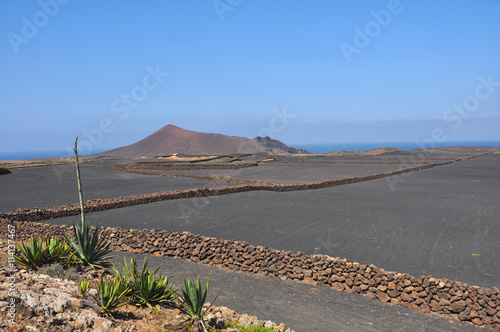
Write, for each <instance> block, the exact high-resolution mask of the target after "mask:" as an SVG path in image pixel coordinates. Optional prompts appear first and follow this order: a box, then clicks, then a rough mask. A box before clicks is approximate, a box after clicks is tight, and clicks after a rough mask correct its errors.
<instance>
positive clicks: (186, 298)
mask: <svg viewBox="0 0 500 332" xmlns="http://www.w3.org/2000/svg"><path fill="white" fill-rule="evenodd" d="M209 284H210V278H208V280H207V283H206V284H205V287H204V288H203V289H202V288H201V282H200V276H198V279H197V280H196V283H195V282H193V279H192V278H186V279H184V289H183V290H182V297H181V296H179V295H178V294H174V296H175V298H176V299H177V301H178V302H179V303H180V304H181V308H182V311H183V312H184V313H186V314H187V315H188V316H189V318H188V319H187V320H186V322H185V325H186V328H190V329H191V330H192V331H207V327H206V325H205V323H204V321H203V318H204V317H205V315H206V312H207V310H208V308H207V309H205V310H203V305H204V304H205V300H206V297H207V293H208V285H209ZM214 301H215V300H214Z"/></svg>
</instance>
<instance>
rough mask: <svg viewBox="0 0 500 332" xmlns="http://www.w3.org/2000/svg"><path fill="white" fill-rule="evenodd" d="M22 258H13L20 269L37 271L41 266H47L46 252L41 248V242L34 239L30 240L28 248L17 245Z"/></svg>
mask: <svg viewBox="0 0 500 332" xmlns="http://www.w3.org/2000/svg"><path fill="white" fill-rule="evenodd" d="M17 246H18V247H19V251H20V252H21V254H22V256H14V257H15V258H16V260H17V261H18V262H19V264H20V265H21V267H22V268H25V269H30V270H33V271H37V270H38V269H39V268H40V267H42V265H44V264H47V251H46V250H45V248H44V246H43V240H42V239H41V238H38V240H35V238H34V237H31V238H30V246H29V247H28V246H25V245H24V243H18V244H17Z"/></svg>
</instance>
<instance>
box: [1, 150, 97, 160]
mask: <svg viewBox="0 0 500 332" xmlns="http://www.w3.org/2000/svg"><path fill="white" fill-rule="evenodd" d="M99 152H104V151H92V153H99ZM73 156H74V155H73V154H71V155H70V154H69V152H68V151H31V152H27V151H15V152H1V151H0V160H27V159H39V158H52V157H73Z"/></svg>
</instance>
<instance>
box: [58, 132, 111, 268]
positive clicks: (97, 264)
mask: <svg viewBox="0 0 500 332" xmlns="http://www.w3.org/2000/svg"><path fill="white" fill-rule="evenodd" d="M77 145H78V137H76V139H75V147H74V148H73V151H75V165H76V179H77V182H78V197H79V200H80V210H81V217H82V221H81V223H80V224H77V225H73V226H74V227H73V231H74V235H75V240H73V239H71V238H69V237H68V236H66V241H68V243H69V244H70V245H71V247H73V249H74V256H75V257H76V259H77V260H78V261H79V262H80V263H81V264H83V265H87V266H90V267H92V268H93V269H94V270H95V269H97V268H101V269H106V268H108V267H111V263H110V262H109V259H110V258H112V257H110V256H106V255H108V254H109V253H111V249H109V247H110V246H111V242H108V241H106V240H104V238H101V231H100V230H99V228H98V227H95V228H94V231H93V232H92V229H91V227H90V225H89V223H87V222H86V221H85V209H84V204H83V194H82V184H81V181H80V164H79V162H78V148H77Z"/></svg>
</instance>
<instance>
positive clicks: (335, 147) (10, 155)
mask: <svg viewBox="0 0 500 332" xmlns="http://www.w3.org/2000/svg"><path fill="white" fill-rule="evenodd" d="M290 145H291V146H294V147H296V148H299V149H305V150H307V151H309V152H311V153H328V152H332V151H349V150H351V151H352V150H365V151H368V150H371V149H375V148H387V147H390V148H396V149H401V150H411V149H419V148H421V146H418V145H417V144H416V143H415V142H378V143H373V142H366V143H323V144H290ZM457 145H462V146H488V147H492V148H496V147H499V146H500V141H456V142H445V143H443V144H441V145H436V146H435V147H436V148H440V147H443V146H457ZM425 147H429V145H428V144H427V145H426V146H425ZM100 152H104V151H93V153H100ZM72 156H73V155H69V153H68V151H32V152H26V151H16V152H0V160H26V159H37V158H51V157H72Z"/></svg>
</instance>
